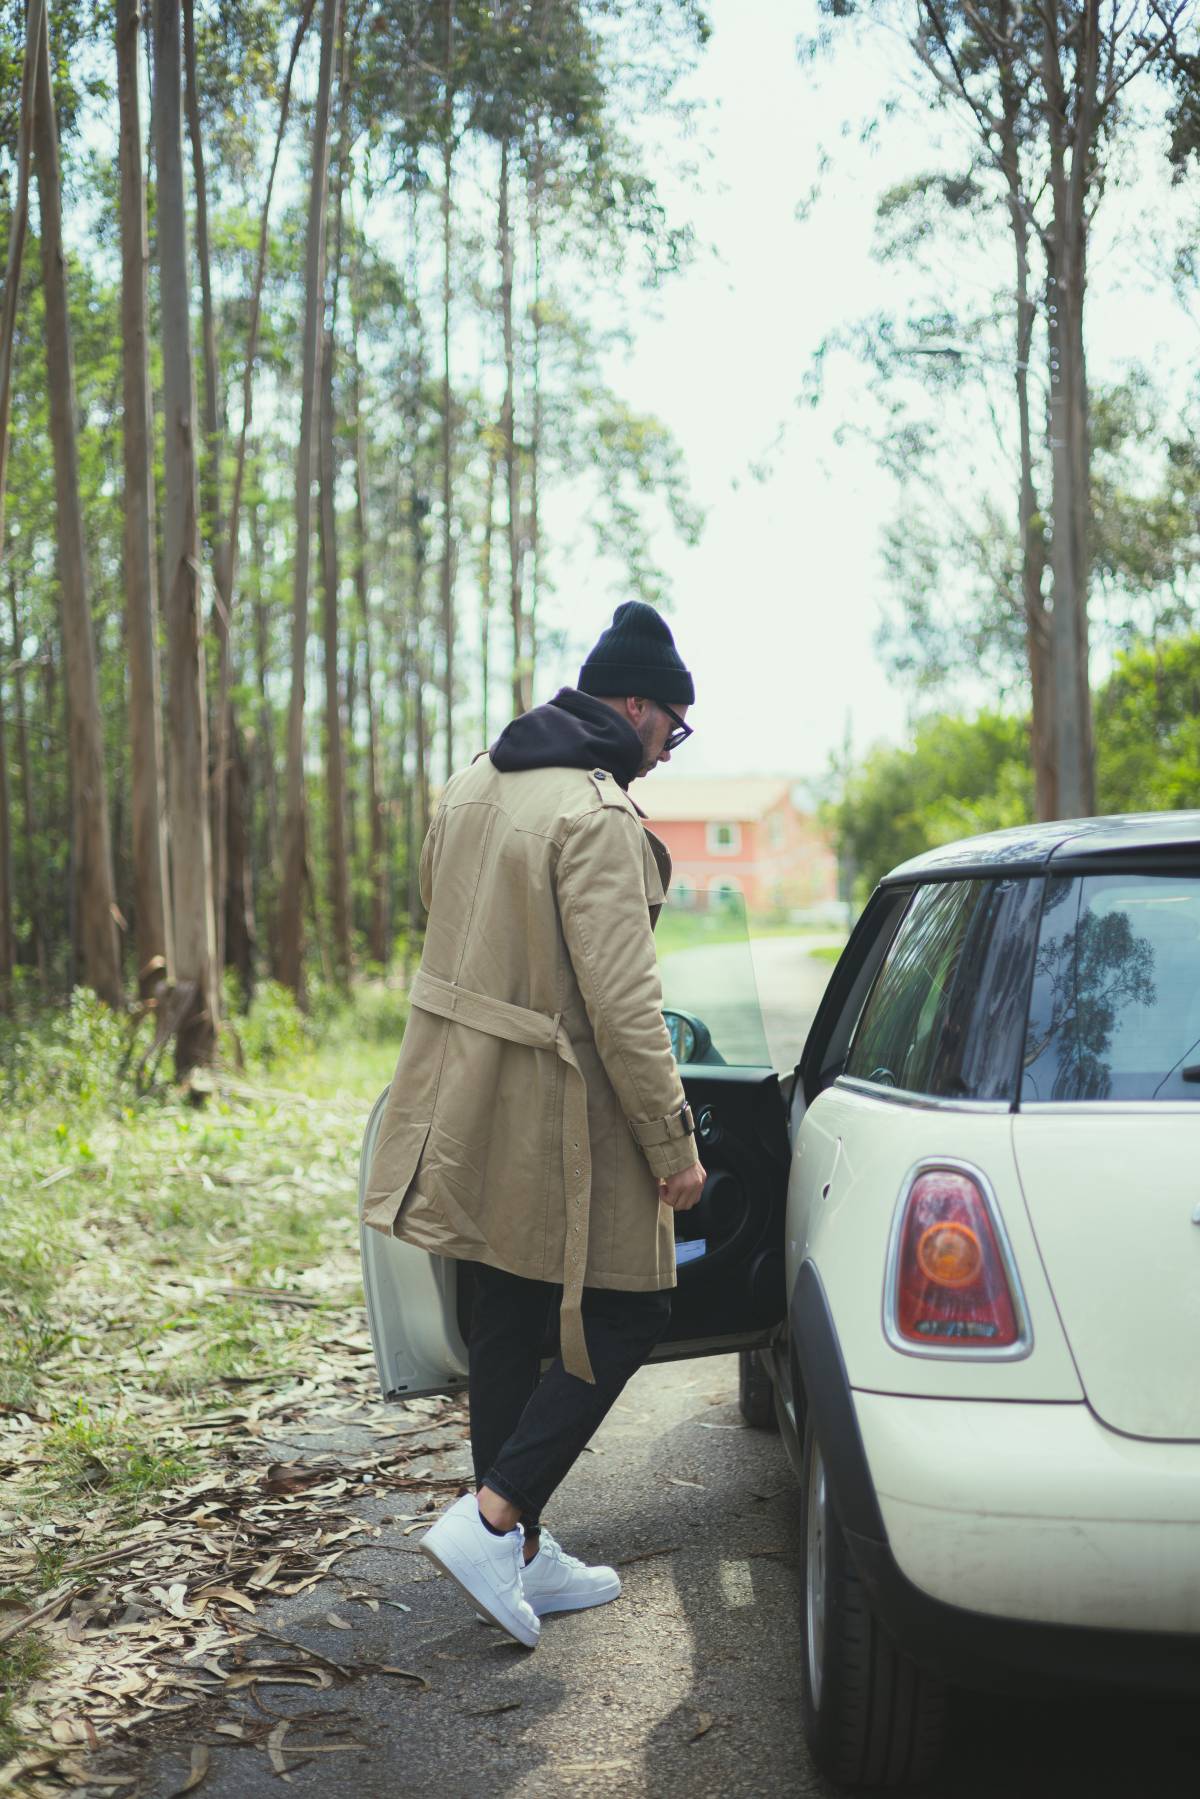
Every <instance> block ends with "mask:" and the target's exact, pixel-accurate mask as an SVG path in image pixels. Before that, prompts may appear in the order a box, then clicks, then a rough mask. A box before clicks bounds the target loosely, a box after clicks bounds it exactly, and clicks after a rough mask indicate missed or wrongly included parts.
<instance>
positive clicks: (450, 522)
mask: <svg viewBox="0 0 1200 1799" xmlns="http://www.w3.org/2000/svg"><path fill="white" fill-rule="evenodd" d="M454 5H455V0H442V7H443V16H442V29H443V33H444V57H443V63H442V85H443V102H442V122H441V124H442V563H441V571H440V573H441V582H440V585H441V598H442V655H443V657H444V659H445V660H444V665H443V669H444V676H445V682H444V686H445V696H446V697H445V714H446V779H447V780H449V779H450V776H451V775H452V774H453V773H454V557H455V542H454V414H453V406H454V393H453V387H452V385H451V378H450V301H451V296H452V294H453V291H454V267H453V259H454V232H453V222H454V213H453V207H452V200H453V196H452V192H451V182H452V180H453V177H454V145H455V131H454V96H455V69H454V25H455V18H454Z"/></svg>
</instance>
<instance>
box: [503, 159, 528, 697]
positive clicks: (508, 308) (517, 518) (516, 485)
mask: <svg viewBox="0 0 1200 1799" xmlns="http://www.w3.org/2000/svg"><path fill="white" fill-rule="evenodd" d="M497 229H498V234H499V240H500V319H501V328H502V331H503V336H504V402H503V406H502V408H501V412H500V434H501V436H502V438H503V439H504V472H505V477H506V483H507V487H508V612H509V619H510V621H511V624H512V708H513V713H514V715H519V714H520V713H522V712H528V710H529V706H530V690H529V666H528V658H527V656H526V649H525V620H524V594H523V591H522V589H523V570H522V543H521V468H520V463H519V461H518V458H517V439H516V416H515V415H516V396H515V389H516V353H515V349H514V344H513V242H512V219H511V210H510V201H509V149H508V142H507V140H505V142H504V143H503V144H501V146H500V199H499V209H498V217H497Z"/></svg>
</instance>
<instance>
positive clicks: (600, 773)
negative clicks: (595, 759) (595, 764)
mask: <svg viewBox="0 0 1200 1799" xmlns="http://www.w3.org/2000/svg"><path fill="white" fill-rule="evenodd" d="M592 779H593V781H607V779H608V776H607V774H606V773H605V771H604V770H603V769H602V768H594V769H593V770H592Z"/></svg>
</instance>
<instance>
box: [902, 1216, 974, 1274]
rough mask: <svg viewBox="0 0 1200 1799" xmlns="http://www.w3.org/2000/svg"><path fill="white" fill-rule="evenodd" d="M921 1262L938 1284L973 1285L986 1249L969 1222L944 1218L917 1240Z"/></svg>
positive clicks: (926, 1272) (929, 1227)
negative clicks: (956, 1221) (960, 1222)
mask: <svg viewBox="0 0 1200 1799" xmlns="http://www.w3.org/2000/svg"><path fill="white" fill-rule="evenodd" d="M917 1265H918V1267H919V1268H920V1270H921V1273H922V1274H923V1275H924V1276H925V1278H926V1280H930V1281H932V1282H933V1283H934V1285H935V1286H937V1287H969V1286H970V1285H971V1282H972V1281H974V1280H977V1279H978V1278H979V1271H980V1269H981V1268H982V1267H983V1250H982V1248H981V1247H980V1242H979V1238H978V1237H977V1236H976V1235H975V1232H974V1231H973V1230H971V1229H970V1227H969V1226H968V1225H965V1224H957V1223H955V1222H953V1221H952V1220H949V1219H943V1220H942V1221H941V1222H940V1223H938V1224H931V1225H929V1226H928V1228H927V1229H926V1230H923V1231H922V1232H921V1235H920V1237H919V1238H918V1239H917Z"/></svg>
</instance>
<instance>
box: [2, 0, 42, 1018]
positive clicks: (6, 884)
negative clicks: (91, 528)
mask: <svg viewBox="0 0 1200 1799" xmlns="http://www.w3.org/2000/svg"><path fill="white" fill-rule="evenodd" d="M45 29H46V8H45V0H30V4H29V8H28V13H27V16H26V22H25V56H24V63H23V65H22V71H21V111H20V122H19V125H18V141H17V193H16V199H15V201H14V203H13V208H12V216H11V219H10V222H9V235H8V260H7V263H6V266H5V271H4V295H3V300H2V301H0V556H3V554H4V544H5V535H4V498H5V492H6V489H7V479H8V424H9V416H10V413H11V407H12V364H13V345H14V343H15V340H16V332H17V296H18V293H19V291H20V286H21V262H22V259H23V256H24V251H25V234H26V230H27V228H28V224H29V169H30V163H31V161H32V156H33V114H34V104H35V102H34V90H35V83H36V81H37V69H38V55H39V51H40V49H41V40H42V34H43V33H44V31H45ZM14 619H15V605H14ZM19 661H20V650H19V647H18V645H17V642H16V636H15V632H14V639H13V663H14V669H13V677H14V682H15V681H16V680H19V667H18V666H17V665H19ZM4 724H5V721H4V696H3V693H2V692H0V1011H7V1010H8V1008H9V1004H10V998H11V992H12V971H13V910H14V898H13V889H14V882H13V872H12V868H13V864H12V826H11V820H10V814H9V785H8V745H7V740H6V738H5V732H4Z"/></svg>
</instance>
